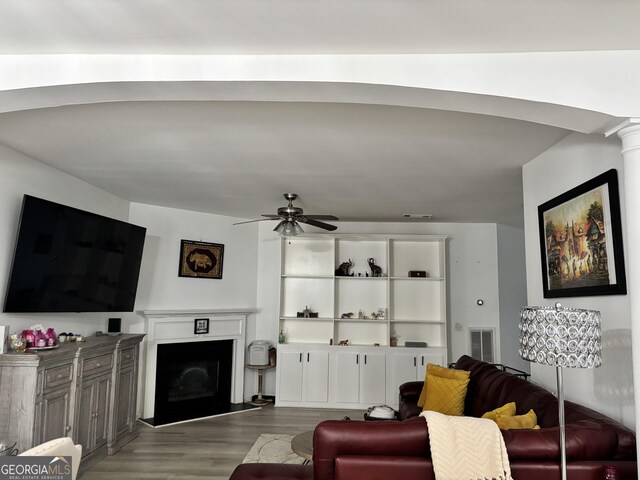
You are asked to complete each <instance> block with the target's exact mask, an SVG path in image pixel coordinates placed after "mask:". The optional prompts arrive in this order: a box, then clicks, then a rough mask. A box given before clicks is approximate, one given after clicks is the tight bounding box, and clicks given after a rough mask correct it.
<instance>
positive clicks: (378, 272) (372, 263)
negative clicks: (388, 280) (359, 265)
mask: <svg viewBox="0 0 640 480" xmlns="http://www.w3.org/2000/svg"><path fill="white" fill-rule="evenodd" d="M367 263H368V264H369V267H370V268H371V276H372V277H381V276H382V268H380V267H379V266H378V265H376V260H375V259H374V258H369V259H367Z"/></svg>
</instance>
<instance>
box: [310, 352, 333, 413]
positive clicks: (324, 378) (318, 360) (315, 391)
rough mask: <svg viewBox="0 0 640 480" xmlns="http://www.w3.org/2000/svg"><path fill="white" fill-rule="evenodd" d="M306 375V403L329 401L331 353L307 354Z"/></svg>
mask: <svg viewBox="0 0 640 480" xmlns="http://www.w3.org/2000/svg"><path fill="white" fill-rule="evenodd" d="M304 360H305V363H304V365H305V367H304V368H305V373H304V400H305V402H321V403H326V402H327V401H328V400H329V352H307V353H306V358H305V359H304Z"/></svg>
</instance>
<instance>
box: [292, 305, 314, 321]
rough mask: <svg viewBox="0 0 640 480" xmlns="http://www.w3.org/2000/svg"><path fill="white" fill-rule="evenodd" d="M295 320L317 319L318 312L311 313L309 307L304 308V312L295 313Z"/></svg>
mask: <svg viewBox="0 0 640 480" xmlns="http://www.w3.org/2000/svg"><path fill="white" fill-rule="evenodd" d="M296 316H297V318H318V312H312V311H311V309H310V308H309V306H308V305H307V306H305V307H304V310H303V311H301V312H297V315H296Z"/></svg>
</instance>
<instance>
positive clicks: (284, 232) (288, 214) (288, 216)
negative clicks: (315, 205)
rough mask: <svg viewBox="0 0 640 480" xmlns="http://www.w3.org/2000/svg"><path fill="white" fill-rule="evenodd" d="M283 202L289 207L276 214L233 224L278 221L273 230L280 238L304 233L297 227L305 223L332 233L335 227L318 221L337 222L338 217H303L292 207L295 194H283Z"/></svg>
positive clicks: (300, 209) (279, 210) (297, 209)
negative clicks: (286, 201)
mask: <svg viewBox="0 0 640 480" xmlns="http://www.w3.org/2000/svg"><path fill="white" fill-rule="evenodd" d="M283 196H284V198H285V200H288V201H289V205H287V206H286V207H280V208H278V213H277V214H275V215H274V214H263V215H262V216H263V217H266V218H258V219H256V220H248V221H246V222H238V223H234V225H241V224H243V223H252V222H262V221H264V220H280V223H278V225H277V226H276V228H274V229H273V231H274V232H278V234H279V235H280V236H282V237H293V236H296V235H299V234H301V233H304V230H303V229H302V227H301V226H300V225H299V224H300V223H306V224H307V225H312V226H314V227H318V228H323V229H324V230H329V231H333V230H335V229H336V228H338V227H336V226H335V225H329V224H328V223H324V222H321V221H320V220H339V219H338V217H336V216H334V215H305V214H304V213H303V211H302V208H300V207H294V206H293V201H294V200H295V199H296V198H298V194H296V193H285V194H284V195H283Z"/></svg>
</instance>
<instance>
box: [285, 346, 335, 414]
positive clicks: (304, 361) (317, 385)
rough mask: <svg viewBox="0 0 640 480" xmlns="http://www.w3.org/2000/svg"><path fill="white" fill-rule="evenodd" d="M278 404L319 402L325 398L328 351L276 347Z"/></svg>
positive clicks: (319, 404)
mask: <svg viewBox="0 0 640 480" xmlns="http://www.w3.org/2000/svg"><path fill="white" fill-rule="evenodd" d="M276 376H277V380H276V381H277V392H276V401H277V402H278V405H306V406H323V405H325V404H326V403H327V401H328V383H329V352H327V351H321V350H317V349H304V348H293V349H289V350H283V349H281V348H279V349H278V369H277V374H276Z"/></svg>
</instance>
